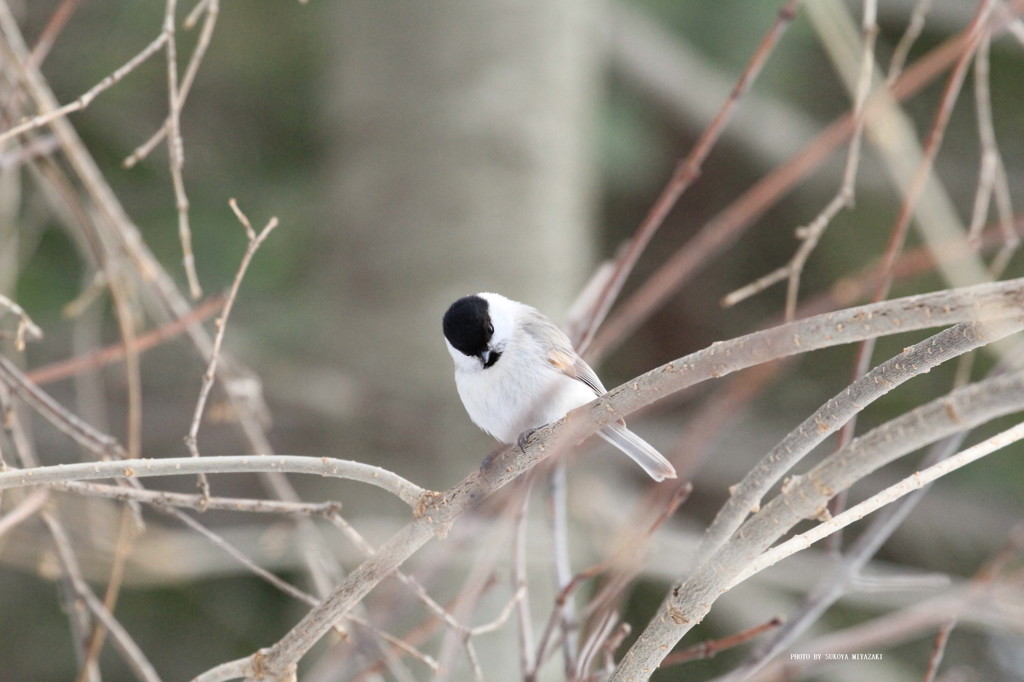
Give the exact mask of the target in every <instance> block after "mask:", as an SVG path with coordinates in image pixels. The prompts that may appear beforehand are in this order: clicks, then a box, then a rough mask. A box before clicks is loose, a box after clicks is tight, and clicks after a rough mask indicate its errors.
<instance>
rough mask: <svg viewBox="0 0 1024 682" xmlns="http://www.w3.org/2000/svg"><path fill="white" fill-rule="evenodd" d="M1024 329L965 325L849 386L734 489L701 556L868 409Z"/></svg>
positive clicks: (1006, 323) (1002, 323) (1010, 323)
mask: <svg viewBox="0 0 1024 682" xmlns="http://www.w3.org/2000/svg"><path fill="white" fill-rule="evenodd" d="M1021 327H1022V325H1021V323H1020V322H1019V321H1018V320H1012V319H1006V320H997V321H994V322H991V323H967V322H963V323H960V324H958V325H956V326H955V327H951V328H950V329H947V330H945V331H943V332H940V333H938V334H936V335H935V336H932V337H929V338H927V339H925V340H924V341H921V342H920V343H918V344H915V345H913V346H911V347H909V348H906V349H904V351H903V352H902V353H900V354H899V355H897V356H895V357H893V358H891V359H889V360H888V361H886V362H883V363H882V364H880V365H878V366H877V367H875V368H874V369H873V370H871V371H870V372H868V373H867V374H866V375H864V376H863V377H861V378H860V379H858V380H857V381H855V382H853V383H852V384H850V385H849V386H848V387H847V388H845V389H844V390H843V391H842V392H841V393H839V394H838V395H836V396H835V397H834V398H832V399H830V400H828V401H827V402H826V403H825V404H824V405H822V406H821V407H819V408H818V409H817V410H816V411H815V412H814V413H813V414H812V415H810V416H809V417H807V419H805V420H804V421H803V422H802V423H801V424H800V426H798V427H797V428H796V429H794V430H793V431H790V432H789V433H788V434H787V435H786V437H785V438H783V439H782V440H781V441H780V442H779V443H778V445H776V446H775V447H774V448H772V449H771V450H770V451H769V452H768V454H766V455H765V456H764V457H763V458H762V459H761V461H760V462H758V463H757V464H756V465H755V466H754V468H753V469H751V470H750V472H749V473H747V475H746V476H745V477H744V478H743V480H742V481H740V483H738V484H737V485H735V486H733V487H732V488H730V489H729V492H730V497H729V499H728V500H727V501H726V503H725V505H723V506H722V509H721V510H720V511H719V512H718V515H717V516H716V517H715V520H714V521H713V522H712V523H711V525H710V526H709V527H708V529H707V531H706V532H705V534H704V538H703V540H702V541H701V545H700V548H699V549H698V550H697V556H698V557H706V556H709V555H710V554H712V553H713V552H716V551H717V550H718V549H719V548H720V547H721V546H722V545H723V544H724V543H725V541H726V540H727V539H728V538H729V536H730V535H732V534H733V532H735V530H736V529H737V528H739V526H740V524H741V523H742V522H743V519H744V518H745V517H746V516H747V514H748V513H751V512H756V511H757V509H758V506H759V505H760V503H761V498H762V497H763V496H764V494H765V493H767V492H768V490H769V488H771V487H772V486H773V485H775V483H776V482H777V481H778V480H779V479H781V478H782V476H783V474H785V473H786V471H788V470H789V469H791V468H792V467H793V465H794V464H796V463H797V462H799V461H800V460H801V459H802V458H803V457H804V455H806V454H807V453H809V452H810V451H811V450H813V449H814V448H815V447H816V446H817V445H818V444H820V443H821V442H822V441H824V440H825V439H826V438H828V437H829V436H830V435H831V434H833V433H835V432H836V431H837V430H838V429H839V428H840V427H841V426H842V425H843V424H845V423H846V422H847V421H848V420H849V419H850V418H851V417H853V416H854V415H855V414H857V413H858V412H860V411H861V410H863V409H864V408H865V407H866V406H867V405H869V404H871V403H873V402H874V401H875V400H878V399H879V398H880V397H882V396H883V395H885V394H886V393H888V392H889V391H892V390H893V389H894V388H896V387H897V386H899V385H900V384H902V383H904V382H906V381H908V380H909V379H911V378H913V377H915V376H917V375H919V374H925V373H927V372H930V371H931V370H932V368H934V367H937V366H938V365H940V364H942V363H943V362H945V361H946V360H950V359H952V358H955V357H957V356H959V355H962V354H964V353H967V352H968V351H971V350H974V349H976V348H979V347H981V346H984V345H986V344H989V343H992V342H993V341H995V340H997V339H1001V338H1004V337H1006V336H1009V335H1010V334H1013V333H1015V332H1018V331H1020V329H1021Z"/></svg>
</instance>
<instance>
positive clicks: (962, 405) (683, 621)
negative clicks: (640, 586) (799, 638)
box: [612, 372, 1024, 681]
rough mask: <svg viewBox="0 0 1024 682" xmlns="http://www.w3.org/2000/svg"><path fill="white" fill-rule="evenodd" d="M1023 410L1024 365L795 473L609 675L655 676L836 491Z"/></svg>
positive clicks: (666, 605)
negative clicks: (768, 553) (718, 603)
mask: <svg viewBox="0 0 1024 682" xmlns="http://www.w3.org/2000/svg"><path fill="white" fill-rule="evenodd" d="M1020 410H1024V372H1017V373H1014V374H1011V375H1008V376H1000V377H996V378H993V379H988V380H986V381H981V382H978V383H976V384H972V385H970V386H967V387H965V388H962V389H959V390H956V391H953V392H952V393H950V394H948V395H946V396H944V397H942V398H938V399H936V400H933V401H931V402H929V403H927V404H925V405H922V406H921V407H919V408H917V409H915V410H912V411H910V412H908V413H906V414H903V415H901V416H900V417H898V418H896V419H893V420H892V421H890V422H887V423H886V424H883V425H882V426H880V427H878V428H876V429H874V430H873V431H870V432H868V433H867V434H865V435H864V436H862V437H860V438H858V439H857V440H854V441H853V442H851V443H850V444H849V445H848V446H846V447H844V448H842V449H841V450H838V451H837V452H835V453H834V454H832V455H831V456H829V457H828V458H826V459H825V460H824V461H823V462H821V463H820V464H818V465H817V466H816V467H814V468H813V469H811V470H810V471H809V472H807V473H806V474H804V475H802V476H797V477H794V478H793V479H791V480H790V481H789V482H788V483H787V484H786V485H785V486H783V491H782V492H781V493H780V494H779V495H777V496H776V497H775V498H774V499H772V501H771V502H769V503H768V504H766V505H765V506H764V508H762V509H761V511H759V512H758V513H757V514H755V515H754V516H753V517H751V518H750V519H749V520H748V521H747V522H746V523H744V524H743V525H742V526H740V528H739V530H738V531H737V532H736V533H735V535H734V536H733V538H732V539H731V540H729V542H727V543H726V544H725V545H724V546H723V547H722V549H721V550H719V551H718V552H717V553H716V554H715V555H713V556H711V557H710V558H708V559H707V560H705V561H704V562H703V563H702V564H701V565H700V566H699V567H698V568H697V570H696V571H695V572H694V573H693V575H692V576H691V577H689V578H688V579H686V580H685V581H683V582H682V583H681V584H679V585H677V586H676V587H675V588H674V589H673V590H672V591H671V593H670V594H669V596H668V597H667V598H666V599H665V601H664V602H663V603H662V605H661V607H660V609H659V613H658V614H657V615H655V617H654V618H652V619H651V621H650V623H649V624H648V626H647V628H646V629H645V630H644V631H643V632H642V633H641V634H640V637H639V639H637V641H636V642H635V643H634V644H633V646H632V647H631V648H630V650H629V651H628V652H627V653H626V655H625V657H624V658H623V659H622V661H621V663H620V665H619V667H618V668H617V669H616V672H615V675H614V676H613V677H612V680H613V681H614V680H619V681H622V680H632V679H644V678H645V677H646V676H650V675H651V674H652V673H653V672H654V670H656V669H657V667H658V664H659V663H660V661H661V660H662V659H663V658H664V657H665V656H666V655H668V653H669V652H671V650H672V647H674V646H675V645H676V643H677V642H678V641H679V640H680V639H681V638H682V637H683V635H685V634H686V633H687V632H689V630H690V628H692V627H693V625H695V624H696V623H699V622H700V621H701V620H702V619H703V618H704V616H705V615H707V613H708V611H710V610H711V606H712V604H713V603H714V602H715V600H716V599H717V598H718V597H719V596H721V595H722V594H723V593H725V592H726V591H728V590H729V589H730V588H731V587H732V586H733V585H734V584H735V582H736V580H737V579H738V578H739V577H740V576H741V575H743V572H744V571H745V570H746V569H747V567H748V566H749V565H750V564H751V563H752V562H754V561H755V560H756V559H757V558H758V557H759V556H760V555H761V554H762V553H763V552H764V551H765V550H767V549H768V548H769V547H770V546H771V545H772V543H774V542H775V541H776V540H778V539H779V538H780V537H781V536H782V535H783V534H785V533H786V532H787V531H788V530H789V529H790V528H792V527H793V526H794V525H796V524H797V523H798V522H800V521H802V520H804V519H806V518H815V517H821V516H822V514H823V512H825V510H826V509H827V504H828V501H829V500H830V499H831V498H832V497H833V496H835V495H836V494H837V493H838V492H840V491H843V490H846V489H847V488H849V487H850V486H851V485H853V484H854V483H855V482H857V481H858V480H860V479H861V478H863V477H864V476H867V475H868V474H870V473H872V472H873V471H875V470H876V469H878V468H880V467H882V466H884V465H885V464H888V463H890V462H892V461H894V460H896V459H898V458H899V457H902V456H903V455H905V454H907V453H909V452H913V451H914V450H916V449H918V448H920V447H922V446H924V445H927V444H928V443H931V442H934V441H937V440H940V439H942V438H945V437H946V436H948V435H950V434H953V433H957V432H959V431H963V430H965V429H970V428H973V427H975V426H977V425H979V424H982V423H984V422H987V421H989V420H991V419H995V418H996V417H1000V416H1003V415H1006V414H1010V413H1013V412H1018V411H1020Z"/></svg>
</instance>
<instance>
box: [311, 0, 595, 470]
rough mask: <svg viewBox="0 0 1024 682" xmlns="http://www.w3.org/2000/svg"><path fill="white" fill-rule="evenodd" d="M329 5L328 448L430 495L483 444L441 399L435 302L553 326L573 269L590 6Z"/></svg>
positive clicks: (544, 1)
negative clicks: (346, 399)
mask: <svg viewBox="0 0 1024 682" xmlns="http://www.w3.org/2000/svg"><path fill="white" fill-rule="evenodd" d="M336 7H337V10H336V11H335V12H334V15H333V18H334V21H332V22H330V23H329V24H328V25H325V26H323V27H322V29H323V38H324V40H325V41H326V43H327V44H328V45H329V49H330V51H331V56H330V62H331V63H332V64H333V71H331V72H330V74H329V77H330V81H329V82H327V83H325V84H324V87H325V89H327V93H326V94H325V101H326V102H327V103H328V110H327V112H326V117H325V118H326V121H325V124H326V126H327V128H328V130H329V132H330V137H331V139H332V143H333V144H332V146H331V152H330V154H331V163H330V168H329V176H328V178H327V183H326V184H327V198H326V200H325V201H326V202H327V205H328V207H329V211H330V214H329V217H328V218H327V219H326V220H325V222H324V224H323V225H321V226H320V229H321V230H322V234H321V235H320V237H319V241H320V243H322V244H323V249H324V257H323V259H322V260H321V261H320V265H319V272H317V273H316V275H315V276H316V278H317V282H318V285H319V291H321V292H322V299H321V300H320V301H319V302H318V303H317V304H318V305H322V306H324V309H325V313H329V316H328V315H326V314H325V317H324V322H323V323H324V324H325V325H330V329H326V330H323V331H324V332H325V333H326V336H325V337H324V342H325V343H329V344H331V349H332V350H333V351H334V352H335V353H336V355H335V357H334V358H332V360H331V361H332V362H334V361H336V362H337V363H338V365H339V367H341V369H342V370H343V371H344V372H346V373H348V374H349V375H350V376H351V377H352V378H353V379H354V382H353V384H352V387H353V390H352V393H351V395H350V398H351V405H352V408H351V409H350V410H348V413H347V418H344V419H342V420H341V422H342V423H341V424H340V427H341V429H342V430H343V433H342V434H339V435H342V436H343V440H340V441H339V442H341V443H344V446H343V447H344V449H345V454H343V455H342V456H349V457H353V458H356V459H362V460H366V461H372V462H376V463H379V464H381V465H383V466H387V467H389V468H394V469H395V470H396V471H399V472H402V473H403V474H406V475H409V476H412V477H413V478H414V479H415V480H418V481H419V482H421V483H423V484H425V485H444V484H446V483H450V481H451V479H452V477H453V476H455V475H459V474H460V473H464V472H466V471H467V470H468V467H467V465H470V466H471V462H472V459H471V458H472V457H480V456H481V455H483V454H484V453H485V452H486V450H487V448H488V447H490V441H489V439H487V438H485V437H483V436H482V435H481V436H477V435H473V433H474V431H475V429H474V428H473V427H472V426H471V425H470V423H469V420H468V418H467V417H466V416H465V413H464V412H463V411H462V408H461V405H459V404H458V396H457V394H456V392H455V387H454V383H453V380H452V366H451V360H450V358H449V357H448V354H447V352H446V351H445V347H444V342H443V337H442V334H441V316H442V314H443V313H444V311H445V309H446V307H447V305H448V304H449V303H450V302H451V301H452V300H454V299H455V298H456V297H458V296H461V295H464V294H467V293H474V292H476V291H487V290H493V291H500V292H502V293H505V294H507V295H508V296H510V297H513V298H517V299H520V300H523V301H528V302H530V303H532V304H534V305H537V306H538V307H541V308H543V309H544V310H546V311H548V312H549V313H550V314H551V315H552V317H554V318H555V319H558V318H559V316H560V315H562V314H563V313H564V312H565V309H566V307H567V305H568V304H569V303H570V302H571V300H572V297H573V296H574V295H575V294H576V292H577V291H578V289H579V287H580V286H581V284H582V283H583V282H584V280H585V278H586V276H587V274H588V271H589V267H590V264H591V257H592V252H593V248H592V241H593V233H592V231H591V229H590V225H589V222H590V218H591V212H590V208H591V186H592V180H593V177H594V171H593V163H592V159H591V148H592V144H591V142H592V135H591V132H592V117H593V113H594V100H595V96H596V94H597V87H596V83H597V76H598V70H597V66H598V60H597V56H598V55H597V53H596V52H597V45H598V42H599V41H597V40H596V37H597V36H596V35H595V31H596V28H597V23H598V22H597V21H596V17H595V16H594V15H595V13H596V9H597V7H598V5H595V4H594V3H589V2H585V1H584V0H557V1H551V0H528V1H519V2H510V1H509V0H481V1H477V2H472V3H465V2H458V1H456V0H442V1H436V2H429V3H409V2H405V0H352V1H348V2H340V3H337V5H336ZM441 462H447V463H449V467H448V468H447V469H445V468H440V467H439V466H438V465H439V464H440V463H441Z"/></svg>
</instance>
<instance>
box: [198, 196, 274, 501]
mask: <svg viewBox="0 0 1024 682" xmlns="http://www.w3.org/2000/svg"><path fill="white" fill-rule="evenodd" d="M230 204H231V210H232V211H234V213H235V215H236V216H237V217H238V220H239V222H241V223H242V226H243V227H244V228H245V235H246V238H247V239H248V245H247V246H246V248H245V253H244V254H243V255H242V262H241V263H240V264H239V266H238V271H237V272H236V273H235V278H234V280H232V282H231V288H230V290H229V291H228V295H227V298H226V299H225V300H224V311H223V312H222V313H221V315H220V317H218V318H217V333H216V334H215V335H214V337H213V348H212V350H211V351H210V359H209V363H208V364H207V367H206V373H205V374H203V385H202V387H201V388H200V389H199V400H198V401H197V402H196V409H195V411H194V412H193V414H192V424H191V426H190V427H189V430H188V435H187V436H185V445H186V446H187V447H188V450H189V452H190V453H191V454H192V456H193V457H199V446H198V444H197V443H196V438H197V437H198V435H199V423H200V422H201V421H202V418H203V411H204V410H205V409H206V401H207V399H208V398H209V397H210V391H211V390H212V389H213V382H214V381H216V380H217V363H218V362H219V361H220V349H221V346H222V345H223V343H224V334H225V332H227V326H228V324H227V323H228V316H229V315H231V309H232V308H233V307H234V305H235V299H236V298H237V297H238V291H239V289H240V288H241V286H242V279H243V278H244V277H245V273H246V271H247V270H248V269H249V263H251V262H252V258H253V256H254V255H256V251H257V250H258V249H259V248H260V245H261V244H263V241H264V240H265V239H266V238H267V236H268V235H269V234H270V233H271V232H272V231H273V229H274V228H275V227H277V218H271V219H270V221H269V222H268V223H267V224H266V226H265V227H264V228H263V229H262V230H260V233H259V234H258V235H257V234H256V233H255V232H254V231H253V229H252V225H250V224H249V219H248V218H247V217H246V216H245V214H244V213H242V211H241V209H239V208H238V204H237V203H236V202H235V200H234V199H232V200H231V201H230ZM199 488H200V490H202V492H203V495H204V496H207V497H209V495H210V484H209V482H208V481H207V480H206V477H205V475H202V474H200V476H199Z"/></svg>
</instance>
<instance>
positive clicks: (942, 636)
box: [924, 618, 956, 682]
mask: <svg viewBox="0 0 1024 682" xmlns="http://www.w3.org/2000/svg"><path fill="white" fill-rule="evenodd" d="M955 627H956V618H950V619H949V620H948V621H946V622H945V623H943V624H942V627H940V628H939V631H938V632H937V633H935V643H934V644H933V645H932V652H931V654H930V655H929V656H928V667H927V669H925V671H924V682H935V676H936V675H938V674H939V666H940V665H941V664H942V655H943V654H944V653H945V652H946V643H947V642H949V636H950V635H951V634H952V633H953V628H955Z"/></svg>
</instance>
